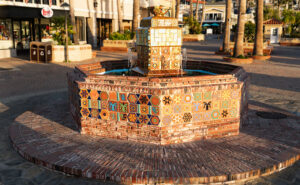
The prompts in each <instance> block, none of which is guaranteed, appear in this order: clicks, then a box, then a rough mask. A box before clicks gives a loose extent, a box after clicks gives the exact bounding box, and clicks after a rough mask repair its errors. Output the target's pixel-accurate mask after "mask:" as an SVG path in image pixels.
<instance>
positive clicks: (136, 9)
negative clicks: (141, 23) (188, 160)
mask: <svg viewBox="0 0 300 185" xmlns="http://www.w3.org/2000/svg"><path fill="white" fill-rule="evenodd" d="M139 14H140V0H134V1H133V21H132V32H136V30H137V28H138V17H139Z"/></svg>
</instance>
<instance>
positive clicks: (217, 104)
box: [212, 101, 220, 109]
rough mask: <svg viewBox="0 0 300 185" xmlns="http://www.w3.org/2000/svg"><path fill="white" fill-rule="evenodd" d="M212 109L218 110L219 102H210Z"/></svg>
mask: <svg viewBox="0 0 300 185" xmlns="http://www.w3.org/2000/svg"><path fill="white" fill-rule="evenodd" d="M212 108H213V109H220V101H213V102H212Z"/></svg>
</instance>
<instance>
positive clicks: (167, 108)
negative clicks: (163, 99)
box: [162, 105, 173, 115]
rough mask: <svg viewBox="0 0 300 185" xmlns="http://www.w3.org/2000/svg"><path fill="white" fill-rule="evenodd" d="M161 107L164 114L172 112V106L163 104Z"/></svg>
mask: <svg viewBox="0 0 300 185" xmlns="http://www.w3.org/2000/svg"><path fill="white" fill-rule="evenodd" d="M162 109H163V114H165V115H169V114H172V113H173V107H172V106H170V105H165V106H163V107H162Z"/></svg>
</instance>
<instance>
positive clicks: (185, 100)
mask: <svg viewBox="0 0 300 185" xmlns="http://www.w3.org/2000/svg"><path fill="white" fill-rule="evenodd" d="M183 100H184V102H185V103H191V102H192V96H191V95H189V94H186V95H184V98H183Z"/></svg>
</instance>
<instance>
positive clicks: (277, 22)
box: [264, 19, 282, 24]
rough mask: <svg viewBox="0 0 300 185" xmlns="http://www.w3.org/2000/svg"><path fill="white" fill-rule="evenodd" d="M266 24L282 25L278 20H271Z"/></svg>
mask: <svg viewBox="0 0 300 185" xmlns="http://www.w3.org/2000/svg"><path fill="white" fill-rule="evenodd" d="M264 24H282V22H281V21H279V20H277V19H269V20H266V21H264Z"/></svg>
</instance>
